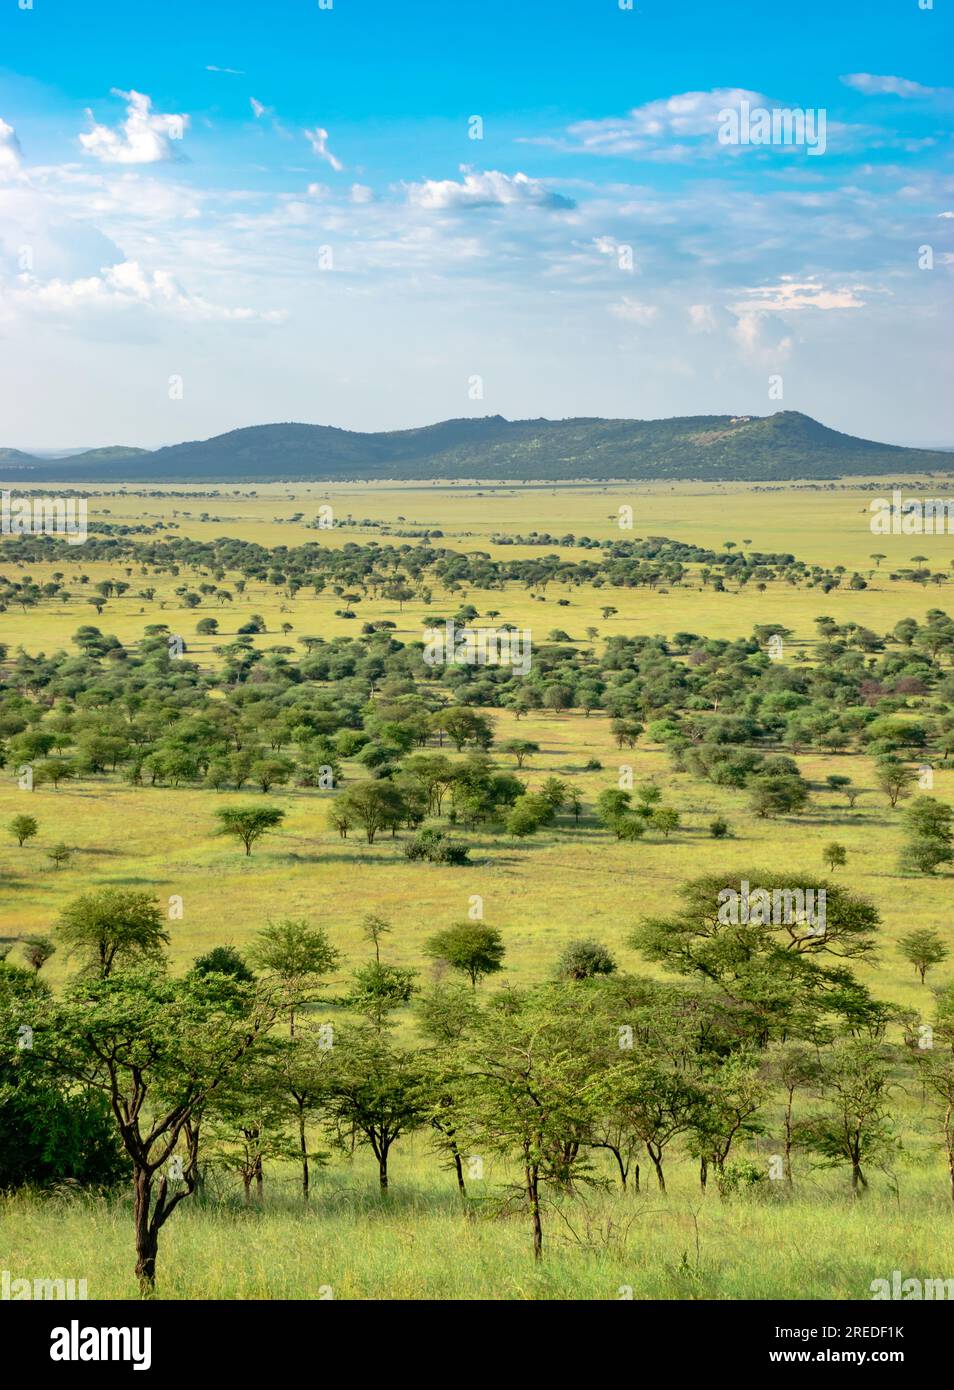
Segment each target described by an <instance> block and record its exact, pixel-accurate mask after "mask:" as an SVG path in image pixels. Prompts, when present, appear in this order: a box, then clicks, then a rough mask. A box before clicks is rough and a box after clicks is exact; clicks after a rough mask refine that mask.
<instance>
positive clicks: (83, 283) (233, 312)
mask: <svg viewBox="0 0 954 1390" xmlns="http://www.w3.org/2000/svg"><path fill="white" fill-rule="evenodd" d="M12 298H13V300H14V301H15V302H16V303H18V304H20V305H21V306H22V307H24V308H32V309H39V310H47V311H52V312H57V313H70V312H73V311H76V310H88V309H115V308H148V309H153V310H159V311H161V312H166V313H170V314H175V315H177V316H179V317H182V318H188V319H192V320H197V321H200V322H214V321H220V322H242V321H245V322H248V321H252V320H259V321H265V322H278V321H280V320H281V319H283V318H284V315H283V314H276V313H258V312H257V311H255V310H253V309H244V308H228V307H225V306H222V305H217V304H212V303H210V302H209V301H208V300H207V299H203V298H202V297H201V296H199V295H190V294H187V293H186V292H185V291H183V290H182V289H181V288H180V287H179V285H178V284H177V283H176V281H175V279H174V278H173V277H172V275H170V274H169V272H168V271H165V270H155V271H151V272H150V271H148V270H144V269H143V267H142V266H141V265H140V264H139V263H138V261H121V262H119V263H118V264H117V265H112V266H105V267H104V268H103V269H102V270H101V271H100V273H99V274H98V275H88V276H85V277H83V278H82V279H79V280H61V279H56V280H45V281H41V280H38V279H36V278H34V277H33V276H32V275H21V276H20V277H19V280H18V282H17V288H16V289H15V291H14V293H13V296H12Z"/></svg>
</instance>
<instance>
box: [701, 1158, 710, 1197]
mask: <svg viewBox="0 0 954 1390" xmlns="http://www.w3.org/2000/svg"><path fill="white" fill-rule="evenodd" d="M708 1182H709V1160H708V1159H707V1158H706V1156H705V1154H703V1155H702V1157H701V1158H700V1159H699V1186H700V1187H701V1188H702V1190H703V1192H705V1190H706V1186H707V1185H708Z"/></svg>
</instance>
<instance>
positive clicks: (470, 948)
mask: <svg viewBox="0 0 954 1390" xmlns="http://www.w3.org/2000/svg"><path fill="white" fill-rule="evenodd" d="M424 950H425V953H426V954H427V955H429V956H432V957H433V958H434V959H435V960H441V961H444V962H445V963H446V964H447V965H449V966H450V967H451V969H452V970H459V971H460V972H461V974H463V975H466V976H467V978H468V979H469V980H470V987H471V989H476V988H477V986H478V984H479V983H480V981H481V980H483V979H484V978H485V977H486V976H487V975H493V974H496V972H497V971H498V970H501V969H502V968H503V958H504V944H503V939H502V937H501V935H500V932H499V931H497V929H496V928H495V927H488V926H486V925H485V924H484V923H483V922H469V921H467V922H455V923H454V924H453V925H452V926H450V927H445V928H444V930H443V931H439V932H437V933H436V934H435V935H434V936H432V937H431V938H430V940H429V941H428V942H427V944H426V945H425V947H424Z"/></svg>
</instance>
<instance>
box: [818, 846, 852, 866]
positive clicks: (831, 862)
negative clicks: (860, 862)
mask: <svg viewBox="0 0 954 1390" xmlns="http://www.w3.org/2000/svg"><path fill="white" fill-rule="evenodd" d="M822 859H823V860H824V861H825V863H826V864H827V865H828V867H829V869H831V870H832V871H834V870H835V869H842V868H844V866H845V865H846V864H847V863H848V851H847V850H846V849H845V847H844V845H839V844H838V843H837V842H836V841H834V840H832V842H831V844H830V845H826V846H825V848H824V849H823V850H822Z"/></svg>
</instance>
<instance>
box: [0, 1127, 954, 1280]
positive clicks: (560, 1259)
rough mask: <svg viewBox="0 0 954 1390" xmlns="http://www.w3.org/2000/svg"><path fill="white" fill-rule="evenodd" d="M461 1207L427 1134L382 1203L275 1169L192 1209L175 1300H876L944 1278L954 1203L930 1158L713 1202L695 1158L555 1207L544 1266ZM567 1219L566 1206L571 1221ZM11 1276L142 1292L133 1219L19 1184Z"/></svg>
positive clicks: (350, 1174)
mask: <svg viewBox="0 0 954 1390" xmlns="http://www.w3.org/2000/svg"><path fill="white" fill-rule="evenodd" d="M505 1176H506V1175H505V1174H504V1173H502V1172H499V1171H496V1172H495V1171H494V1170H493V1169H492V1168H491V1167H489V1166H488V1169H487V1175H486V1179H485V1181H484V1182H483V1183H482V1184H477V1183H472V1184H471V1192H472V1193H474V1194H475V1195H474V1196H473V1197H472V1198H471V1199H469V1200H468V1202H467V1204H466V1208H465V1207H462V1204H461V1201H460V1199H459V1198H458V1196H457V1194H456V1190H455V1188H454V1184H453V1178H452V1175H451V1174H449V1173H447V1172H446V1171H441V1169H440V1167H439V1164H438V1160H437V1158H436V1157H435V1156H433V1155H432V1154H429V1153H428V1152H427V1150H426V1147H425V1145H424V1144H423V1142H422V1141H421V1140H417V1141H413V1142H411V1141H409V1142H408V1143H406V1144H400V1145H399V1146H398V1148H397V1149H396V1150H395V1156H394V1162H393V1187H392V1190H391V1193H390V1195H389V1196H388V1197H387V1198H386V1199H384V1200H382V1199H381V1198H380V1197H379V1196H378V1195H377V1193H376V1191H375V1185H374V1184H375V1176H374V1173H373V1172H372V1169H371V1166H370V1164H369V1163H367V1162H365V1161H364V1160H363V1158H361V1157H359V1158H358V1159H357V1160H356V1161H355V1162H354V1163H353V1164H344V1163H340V1162H339V1163H336V1164H335V1165H334V1166H333V1167H332V1168H331V1169H329V1170H326V1172H325V1173H324V1174H323V1175H320V1176H319V1177H318V1179H317V1181H316V1183H315V1186H314V1190H313V1195H312V1198H311V1201H310V1202H309V1204H308V1206H307V1208H306V1207H304V1206H303V1204H302V1202H301V1199H300V1197H299V1196H298V1194H297V1193H296V1191H295V1188H294V1182H293V1179H292V1178H291V1176H290V1175H289V1176H287V1177H286V1176H282V1175H279V1176H278V1177H275V1176H272V1175H270V1176H269V1178H268V1180H267V1182H266V1196H265V1201H264V1203H263V1205H262V1207H261V1208H260V1209H259V1208H257V1207H255V1206H252V1207H245V1206H244V1205H243V1204H242V1203H241V1202H240V1201H239V1199H238V1193H237V1190H236V1188H237V1184H235V1183H232V1184H230V1185H228V1186H227V1187H225V1188H224V1189H223V1191H222V1193H221V1194H220V1195H219V1196H218V1197H217V1198H216V1200H215V1201H214V1202H208V1203H203V1202H201V1201H200V1202H192V1203H185V1204H184V1205H183V1206H182V1207H181V1208H180V1209H179V1211H177V1212H176V1214H175V1215H174V1216H173V1218H172V1219H171V1221H170V1222H169V1223H168V1225H167V1226H166V1227H165V1229H164V1231H163V1235H162V1238H161V1244H160V1252H159V1266H158V1287H157V1293H158V1295H159V1297H162V1298H185V1299H197V1298H199V1299H201V1298H229V1299H231V1298H235V1299H268V1298H306V1299H319V1298H322V1297H328V1296H329V1294H328V1289H329V1288H330V1290H331V1296H332V1297H334V1298H335V1299H349V1298H351V1299H434V1300H448V1299H587V1300H590V1299H596V1300H615V1299H619V1298H623V1297H628V1296H629V1294H628V1290H632V1297H633V1298H636V1299H643V1298H647V1299H752V1298H756V1299H816V1298H833V1299H845V1300H864V1299H867V1298H870V1297H871V1293H870V1287H869V1286H870V1284H871V1282H872V1280H874V1279H879V1278H888V1279H890V1277H891V1272H892V1270H895V1269H898V1270H900V1271H901V1272H902V1273H903V1274H904V1276H905V1277H912V1276H914V1277H919V1278H925V1279H926V1278H941V1277H946V1275H947V1274H949V1272H950V1270H949V1266H950V1250H951V1241H952V1236H954V1207H952V1204H951V1202H950V1201H949V1199H948V1198H947V1196H946V1192H945V1182H944V1174H943V1173H942V1171H941V1169H940V1167H939V1166H938V1165H936V1164H934V1163H932V1164H930V1166H928V1167H926V1168H921V1167H917V1168H916V1169H915V1170H914V1171H913V1172H912V1173H910V1174H909V1175H908V1176H907V1177H905V1178H902V1179H901V1180H900V1182H899V1184H898V1187H897V1189H895V1187H894V1185H893V1183H891V1182H890V1181H888V1180H887V1179H886V1178H884V1177H880V1176H877V1175H872V1176H873V1181H872V1188H871V1191H870V1192H869V1194H868V1195H867V1196H866V1197H865V1198H863V1199H862V1200H860V1201H855V1200H853V1199H852V1198H851V1197H850V1196H849V1195H848V1189H847V1183H846V1181H845V1179H844V1175H843V1174H832V1173H811V1172H810V1171H808V1170H806V1171H805V1172H804V1173H802V1174H799V1181H798V1188H797V1190H796V1193H795V1195H794V1196H789V1195H788V1194H787V1193H786V1192H785V1191H784V1189H783V1188H782V1187H781V1185H778V1184H775V1183H768V1182H766V1183H765V1184H763V1185H762V1186H761V1187H760V1188H759V1189H758V1191H757V1193H756V1195H754V1196H735V1197H732V1198H729V1199H727V1200H721V1199H720V1198H719V1196H718V1194H717V1193H716V1192H715V1191H714V1190H710V1191H709V1192H708V1194H707V1195H706V1196H705V1197H703V1196H702V1195H701V1194H700V1192H699V1188H698V1183H697V1181H696V1175H695V1173H694V1171H693V1169H692V1168H691V1167H690V1165H688V1164H674V1165H673V1166H672V1168H671V1172H670V1174H669V1175H668V1179H667V1180H668V1181H669V1185H670V1192H669V1193H668V1195H666V1196H662V1195H660V1194H659V1193H658V1192H657V1191H656V1190H655V1186H654V1180H649V1181H647V1180H646V1178H645V1175H644V1182H645V1183H646V1186H645V1190H644V1191H643V1192H642V1193H641V1194H639V1195H638V1196H637V1195H635V1194H633V1193H629V1194H622V1193H621V1192H620V1191H619V1189H618V1188H611V1189H610V1190H608V1191H599V1190H590V1191H587V1190H582V1191H581V1192H579V1193H578V1194H577V1195H576V1196H575V1197H574V1198H573V1199H572V1200H570V1199H564V1200H563V1201H561V1202H559V1203H557V1204H554V1203H550V1204H548V1207H547V1209H546V1211H545V1213H544V1223H545V1224H544V1243H545V1244H544V1255H545V1258H544V1261H543V1263H542V1265H541V1266H539V1267H535V1265H534V1261H533V1258H532V1252H531V1249H530V1232H529V1227H528V1224H527V1221H526V1219H525V1217H523V1216H522V1215H520V1214H518V1213H516V1212H514V1213H511V1214H509V1215H508V1214H501V1212H500V1208H499V1203H497V1202H496V1201H495V1200H493V1199H492V1197H490V1196H489V1195H483V1196H481V1195H477V1194H478V1193H479V1192H480V1191H481V1190H482V1189H484V1188H487V1189H493V1188H495V1187H497V1188H501V1187H502V1180H503V1179H504V1178H505ZM561 1213H562V1214H561ZM0 1223H2V1231H3V1259H2V1263H3V1266H4V1267H5V1268H8V1269H9V1270H10V1272H11V1277H12V1278H26V1277H29V1278H31V1279H33V1278H53V1277H59V1278H85V1279H86V1280H87V1284H88V1294H89V1297H90V1298H107V1299H114V1298H116V1299H121V1298H135V1297H138V1290H137V1286H136V1282H135V1279H134V1277H133V1272H132V1266H133V1264H134V1257H133V1250H132V1216H131V1210H130V1207H129V1204H128V1203H127V1202H125V1201H117V1200H115V1199H107V1198H102V1197H95V1196H92V1197H87V1198H84V1197H78V1196H71V1195H60V1196H54V1197H38V1196H34V1195H27V1194H21V1195H20V1196H18V1197H15V1198H12V1199H7V1200H6V1201H4V1202H2V1204H0Z"/></svg>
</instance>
